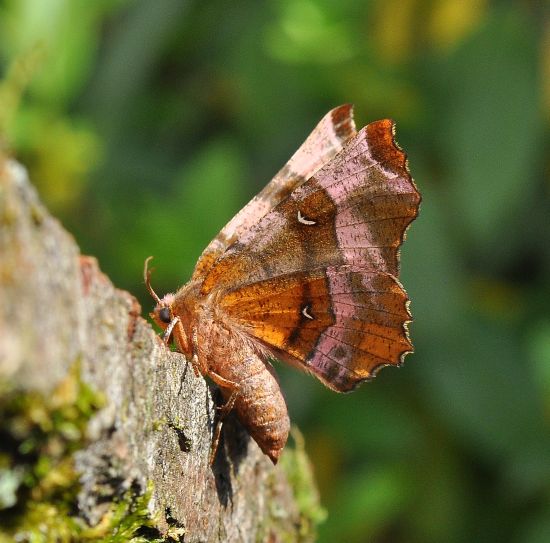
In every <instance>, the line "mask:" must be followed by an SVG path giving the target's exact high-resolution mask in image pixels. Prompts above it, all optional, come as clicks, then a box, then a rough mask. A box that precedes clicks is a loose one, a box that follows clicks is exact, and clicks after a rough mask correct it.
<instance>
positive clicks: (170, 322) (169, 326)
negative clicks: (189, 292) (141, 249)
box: [143, 256, 188, 352]
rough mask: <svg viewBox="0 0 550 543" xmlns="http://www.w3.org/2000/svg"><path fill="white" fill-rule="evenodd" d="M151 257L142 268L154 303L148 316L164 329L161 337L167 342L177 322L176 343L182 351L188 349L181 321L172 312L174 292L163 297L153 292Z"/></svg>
mask: <svg viewBox="0 0 550 543" xmlns="http://www.w3.org/2000/svg"><path fill="white" fill-rule="evenodd" d="M152 258H153V257H151V256H150V257H149V258H147V259H146V260H145V266H144V269H143V278H144V280H145V286H146V287H147V290H148V291H149V294H151V296H152V298H153V300H155V302H156V305H155V309H153V311H152V313H149V316H150V317H151V318H152V319H153V320H154V321H155V323H156V324H157V325H158V326H160V328H162V329H163V330H164V336H163V339H164V341H165V342H166V343H169V341H170V337H171V336H172V333H173V332H174V328H175V327H176V326H177V325H178V324H179V328H178V329H177V330H176V331H175V332H174V336H175V337H176V339H177V341H176V343H177V344H178V346H179V347H180V349H182V350H183V351H184V352H186V351H187V350H188V341H187V336H186V334H185V331H184V330H183V327H182V325H181V321H180V318H179V316H178V315H175V314H174V309H173V307H174V301H175V299H176V297H175V295H174V294H166V295H165V296H164V297H163V298H160V297H159V295H158V294H157V293H156V292H155V290H154V289H153V287H152V286H151V270H150V269H149V262H150V261H151V259H152Z"/></svg>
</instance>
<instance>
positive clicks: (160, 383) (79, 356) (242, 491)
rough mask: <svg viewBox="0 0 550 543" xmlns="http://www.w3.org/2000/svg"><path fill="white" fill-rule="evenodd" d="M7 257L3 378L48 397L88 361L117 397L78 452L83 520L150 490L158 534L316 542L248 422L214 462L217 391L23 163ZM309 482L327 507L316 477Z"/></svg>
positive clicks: (2, 243)
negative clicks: (165, 338)
mask: <svg viewBox="0 0 550 543" xmlns="http://www.w3.org/2000/svg"><path fill="white" fill-rule="evenodd" d="M0 255H1V259H0V379H2V380H3V381H4V382H8V383H9V384H10V387H13V388H15V389H17V390H20V391H29V390H33V391H40V392H42V393H44V394H48V393H50V392H51V391H52V390H53V388H54V387H55V386H56V385H57V384H58V383H59V382H60V380H62V379H63V378H64V377H65V376H66V374H67V372H68V371H69V368H70V367H71V366H72V365H74V364H75V363H78V364H79V367H80V372H81V378H82V379H83V380H84V381H85V382H86V383H87V384H88V385H89V386H90V387H91V388H92V389H93V390H96V391H99V392H101V394H102V395H103V396H104V397H105V406H104V407H103V408H102V409H101V410H100V411H99V412H98V413H97V414H95V415H94V417H93V418H92V419H91V420H90V423H89V424H88V428H87V432H88V436H87V437H88V445H87V446H86V447H85V448H84V449H83V450H80V451H79V452H78V453H76V466H77V469H78V471H79V473H80V481H81V484H82V486H81V490H80V494H79V497H78V515H80V516H81V517H82V518H84V519H86V521H87V522H88V523H89V524H91V525H94V524H96V523H98V522H99V521H100V520H101V518H102V515H103V514H104V512H105V510H106V509H105V508H106V502H108V500H106V496H109V495H110V496H115V495H119V496H120V495H121V493H123V491H124V489H128V488H139V489H141V491H142V492H143V491H145V489H146V488H150V489H151V499H150V501H149V505H148V508H149V511H150V513H151V515H152V518H154V519H156V520H155V522H156V524H157V527H158V528H159V529H160V530H161V532H162V533H166V531H167V530H168V528H169V526H174V525H177V526H179V527H181V531H180V533H184V534H185V535H184V539H183V540H184V541H186V542H194V541H264V540H269V541H282V540H285V541H286V540H291V541H298V540H308V539H311V538H312V537H313V536H312V535H311V533H308V530H304V526H305V525H308V526H309V525H310V523H309V520H310V519H305V518H304V515H307V513H305V512H304V508H303V506H302V505H301V504H300V503H298V502H299V501H300V500H297V496H296V488H295V485H294V481H289V477H288V473H287V472H285V470H284V469H283V468H282V467H281V466H280V465H279V466H277V467H273V466H272V465H271V462H270V461H269V460H268V459H267V457H265V456H264V455H263V454H262V453H261V451H260V450H259V448H258V447H257V445H256V444H255V443H254V442H253V441H252V440H251V439H250V438H249V437H248V435H247V433H246V431H245V430H244V429H243V428H242V427H241V426H240V424H239V422H238V421H237V420H236V419H235V417H233V416H229V418H228V420H227V422H226V425H225V430H224V432H223V434H224V437H223V439H222V443H221V450H220V451H219V453H218V455H217V460H216V462H215V464H214V466H213V467H211V466H210V465H209V463H208V457H209V453H210V447H211V439H212V432H213V426H214V422H215V419H216V410H215V402H214V400H213V397H214V398H215V397H216V390H215V389H214V388H212V387H211V386H210V385H209V384H208V383H207V382H206V381H205V380H204V379H203V378H202V377H196V376H195V375H194V372H193V369H192V367H191V366H190V365H189V364H188V363H187V361H186V360H185V358H184V356H183V355H181V354H179V353H174V352H170V351H169V350H168V349H167V348H166V347H165V346H164V344H163V343H162V341H161V340H160V339H159V337H158V336H157V334H156V333H155V331H154V330H153V329H152V327H151V326H150V325H149V323H148V322H146V321H145V320H144V319H143V318H142V317H141V308H140V305H139V303H138V302H137V300H136V299H135V298H134V297H133V296H132V295H130V294H129V293H128V292H125V291H122V290H119V289H117V288H115V287H114V286H113V285H112V283H111V282H110V280H109V279H108V278H107V277H106V276H105V275H104V274H103V273H102V272H101V271H100V269H99V266H98V263H97V261H96V259H95V258H92V257H88V256H82V255H80V253H79V249H78V247H77V245H76V243H75V241H74V240H73V238H72V237H71V235H70V234H68V233H67V232H66V231H65V230H64V229H63V228H62V226H61V225H60V224H59V222H58V221H57V220H56V219H55V218H53V217H51V216H50V215H49V213H48V212H47V210H46V209H45V208H44V206H43V205H42V204H41V203H40V201H39V199H38V197H37V195H36V192H35V190H34V188H33V187H32V186H31V185H30V183H29V181H28V178H27V174H26V171H25V170H24V168H23V167H22V166H20V165H19V164H17V163H16V162H14V161H11V160H5V161H1V162H0ZM285 454H286V452H285ZM289 454H291V452H289ZM283 464H285V463H284V462H283ZM287 465H288V463H287ZM302 480H306V481H307V482H306V485H307V486H308V487H309V488H307V492H310V494H311V495H312V496H315V499H316V496H317V494H316V490H315V488H314V485H313V482H312V480H311V478H310V479H308V477H306V478H305V479H304V478H302ZM302 490H303V489H302Z"/></svg>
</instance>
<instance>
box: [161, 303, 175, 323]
mask: <svg viewBox="0 0 550 543" xmlns="http://www.w3.org/2000/svg"><path fill="white" fill-rule="evenodd" d="M159 319H160V320H161V321H162V322H165V323H166V324H170V321H171V320H172V317H171V315H170V308H168V307H163V308H162V309H161V310H160V311H159Z"/></svg>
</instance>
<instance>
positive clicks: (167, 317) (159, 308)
mask: <svg viewBox="0 0 550 543" xmlns="http://www.w3.org/2000/svg"><path fill="white" fill-rule="evenodd" d="M156 302H157V305H155V308H154V309H153V311H152V312H151V313H149V316H150V317H151V318H152V319H153V320H154V321H155V322H156V323H157V324H158V325H159V326H160V327H161V328H162V329H163V330H166V328H168V326H169V325H170V323H171V322H172V321H173V320H174V318H175V317H174V311H173V309H172V305H173V303H174V295H173V294H166V295H165V296H164V297H163V298H158V299H157V300H156Z"/></svg>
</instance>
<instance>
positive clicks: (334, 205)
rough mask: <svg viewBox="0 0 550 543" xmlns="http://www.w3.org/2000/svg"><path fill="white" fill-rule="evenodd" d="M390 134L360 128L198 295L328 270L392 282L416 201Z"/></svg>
mask: <svg viewBox="0 0 550 543" xmlns="http://www.w3.org/2000/svg"><path fill="white" fill-rule="evenodd" d="M392 127H393V124H392V123H391V121H378V122H376V123H372V125H368V126H367V127H365V128H363V129H362V130H361V131H360V132H359V133H358V134H357V136H356V137H354V138H353V139H352V140H351V141H350V142H349V143H348V145H346V147H345V148H344V149H343V150H342V151H341V152H340V153H339V154H338V155H337V156H336V157H335V158H334V160H332V161H330V162H329V163H328V164H326V165H325V166H324V167H323V168H322V169H321V170H319V171H318V172H317V173H316V174H315V176H314V177H312V178H311V179H309V180H307V181H306V182H305V183H303V184H302V185H300V186H299V187H298V188H297V189H296V190H294V192H293V193H292V194H291V195H290V196H289V197H288V198H287V199H285V200H284V201H282V202H281V203H280V204H279V205H277V206H276V207H275V208H274V209H273V210H272V211H271V212H269V213H268V214H267V215H265V216H264V217H263V218H262V219H261V220H260V221H259V222H258V223H257V224H256V225H254V226H253V227H252V228H251V229H250V230H249V231H248V232H247V233H244V234H243V235H242V236H241V238H240V239H239V241H238V242H236V243H235V244H233V245H232V246H231V247H230V248H229V249H228V250H227V251H226V253H225V254H224V255H223V256H222V257H221V258H220V259H219V260H218V261H217V263H216V264H215V265H214V266H213V267H212V269H211V270H210V272H209V273H208V275H207V276H206V278H205V280H204V283H203V286H202V291H201V292H202V293H203V294H206V293H208V292H209V291H210V290H212V289H214V288H221V289H224V288H230V287H233V286H241V285H245V284H248V283H255V282H258V281H263V280H266V279H269V278H271V277H275V276H278V275H286V274H291V273H293V272H295V271H301V270H313V269H318V268H324V267H328V266H341V265H356V266H360V267H363V268H369V269H373V270H378V271H381V272H386V273H390V274H392V275H395V276H397V274H398V249H399V246H400V245H401V243H402V241H403V238H404V235H405V231H406V229H407V227H408V225H409V224H410V222H411V221H412V220H413V219H414V218H415V217H416V216H417V214H418V206H419V203H420V195H419V193H418V191H417V190H416V187H415V186H414V183H413V181H412V179H411V176H410V175H409V173H408V171H407V170H406V163H405V162H406V161H405V157H404V154H403V153H402V152H401V151H400V150H399V149H398V148H397V147H396V145H395V143H394V141H393V129H392ZM381 161H382V162H381ZM298 212H299V213H300V215H298ZM304 217H305V218H306V219H307V220H306V221H305V223H304V221H303V220H302V221H301V220H300V218H302V219H303V218H304Z"/></svg>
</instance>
